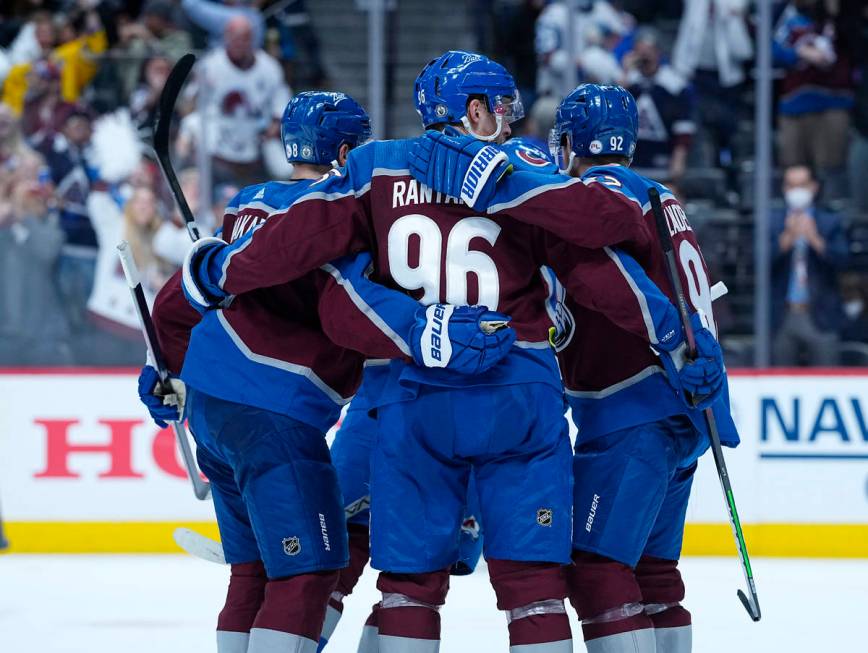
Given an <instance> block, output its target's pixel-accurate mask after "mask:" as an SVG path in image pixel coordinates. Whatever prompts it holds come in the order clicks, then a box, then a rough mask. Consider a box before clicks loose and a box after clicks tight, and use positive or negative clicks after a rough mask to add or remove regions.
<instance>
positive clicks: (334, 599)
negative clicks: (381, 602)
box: [317, 524, 370, 653]
mask: <svg viewBox="0 0 868 653" xmlns="http://www.w3.org/2000/svg"><path fill="white" fill-rule="evenodd" d="M347 531H348V533H349V539H350V563H349V565H347V566H346V567H344V568H343V569H341V570H340V572H338V573H339V575H338V584H337V587H336V588H335V591H334V592H332V595H331V597H329V603H328V607H327V608H326V616H325V622H324V623H323V627H322V633H321V634H320V637H319V648H317V653H319V652H320V651H322V650H323V649H324V648H325V647H326V644H328V642H329V640H330V639H331V637H332V635H333V634H334V632H335V628H337V625H338V622H339V621H340V620H341V616H342V615H343V612H344V597H345V596H349V595H350V594H352V593H353V589H354V588H355V586H356V584H357V583H358V582H359V578H361V576H362V572H363V571H364V570H365V565H367V564H368V558H370V542H369V540H370V537H369V536H370V534H369V531H368V527H367V526H365V525H363V524H347Z"/></svg>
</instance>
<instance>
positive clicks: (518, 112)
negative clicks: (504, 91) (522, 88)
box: [493, 89, 524, 124]
mask: <svg viewBox="0 0 868 653" xmlns="http://www.w3.org/2000/svg"><path fill="white" fill-rule="evenodd" d="M493 105H494V113H495V114H497V115H499V116H503V119H504V121H506V123H507V124H512V123H514V122H515V121H517V120H521V119H522V118H524V105H523V104H522V103H521V94H520V93H519V92H518V89H515V95H514V96H512V95H496V96H494V100H493Z"/></svg>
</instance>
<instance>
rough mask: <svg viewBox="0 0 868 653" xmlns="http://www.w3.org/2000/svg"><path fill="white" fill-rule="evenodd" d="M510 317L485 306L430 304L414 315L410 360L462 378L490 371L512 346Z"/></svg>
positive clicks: (512, 332)
mask: <svg viewBox="0 0 868 653" xmlns="http://www.w3.org/2000/svg"><path fill="white" fill-rule="evenodd" d="M509 320H510V317H509V316H508V315H504V314H503V313H497V312H495V311H489V310H488V308H486V307H485V306H451V305H449V304H432V305H431V306H427V307H420V308H419V310H418V311H417V312H416V324H415V325H414V326H413V327H412V329H411V330H410V346H411V349H412V353H413V360H414V361H416V364H417V365H420V366H423V367H439V368H446V369H450V370H452V371H455V372H459V373H462V374H479V373H481V372H484V371H486V370H488V369H490V368H491V367H493V366H494V365H495V364H497V362H498V361H499V360H500V359H501V358H503V357H504V356H505V355H506V353H507V352H508V351H509V349H510V347H512V343H513V342H515V331H514V330H513V329H511V328H509V326H508V324H509Z"/></svg>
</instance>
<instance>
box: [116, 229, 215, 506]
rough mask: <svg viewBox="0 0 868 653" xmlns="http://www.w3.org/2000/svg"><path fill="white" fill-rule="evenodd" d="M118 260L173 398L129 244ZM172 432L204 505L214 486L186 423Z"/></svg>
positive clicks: (165, 389) (153, 356)
mask: <svg viewBox="0 0 868 653" xmlns="http://www.w3.org/2000/svg"><path fill="white" fill-rule="evenodd" d="M118 257H120V259H121V267H122V268H123V269H124V276H125V277H126V278H127V285H128V286H129V287H130V294H131V295H132V296H133V304H134V305H135V307H136V313H137V314H138V316H139V324H140V325H141V328H142V335H143V336H144V337H145V345H146V346H147V348H148V353H149V354H150V357H151V360H152V361H153V362H154V367H155V368H156V369H157V374H158V375H159V377H160V381H159V383H160V387H161V389H162V391H163V393H164V394H172V393H174V390H173V389H172V385H171V384H170V383H169V371H168V369H167V368H166V359H165V358H163V351H162V350H161V349H160V343H159V341H158V340H157V332H156V330H155V329H154V321H153V320H152V319H151V312H150V310H149V309H148V303H147V301H146V300H145V291H144V289H143V288H142V282H141V280H140V279H139V270H138V268H137V267H136V262H135V261H134V260H133V255H132V252H131V251H130V247H129V244H128V243H127V241H125V240H124V241H122V242H121V243H120V244H119V245H118ZM172 430H173V431H174V432H175V439H176V440H177V441H178V446H179V447H180V448H181V457H182V458H183V460H184V466H185V467H186V468H187V474H188V475H189V476H190V481H191V482H192V483H193V494H195V495H196V498H197V499H199V500H200V501H204V500H205V499H207V498H208V494H209V493H210V492H211V485H210V484H209V483H208V482H207V481H203V480H202V477H201V476H199V468H198V467H197V466H196V461H195V459H194V458H193V452H192V451H191V449H190V441H189V440H188V439H187V429H186V428H185V427H184V423H183V422H172Z"/></svg>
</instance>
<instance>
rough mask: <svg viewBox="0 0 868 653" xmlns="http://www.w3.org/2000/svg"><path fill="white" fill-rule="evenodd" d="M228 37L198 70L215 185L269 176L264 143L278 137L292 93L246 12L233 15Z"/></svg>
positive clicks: (247, 182) (202, 109) (242, 182)
mask: <svg viewBox="0 0 868 653" xmlns="http://www.w3.org/2000/svg"><path fill="white" fill-rule="evenodd" d="M224 37H225V38H224V45H223V46H222V47H220V48H217V49H215V50H213V51H212V52H211V53H209V54H208V55H207V56H206V57H205V58H204V59H203V60H202V62H201V63H200V64H199V66H198V68H197V71H196V75H197V82H198V92H199V93H200V94H202V96H201V97H200V98H199V102H198V106H199V110H200V111H204V114H205V115H204V121H205V128H206V130H207V132H206V133H207V142H206V147H207V149H208V153H209V154H210V155H211V156H212V173H213V177H214V183H215V184H220V183H232V184H237V185H239V186H247V185H250V184H253V183H259V182H262V181H264V180H265V174H266V173H265V170H264V167H263V162H262V144H263V141H265V140H266V139H276V138H277V137H278V136H279V121H280V116H281V114H282V112H283V108H284V107H285V106H286V103H287V102H289V99H290V92H289V87H288V86H287V85H286V83H285V82H284V79H283V71H282V69H281V67H280V65H279V64H278V63H277V61H276V60H275V59H274V58H273V57H271V56H269V55H268V54H266V53H265V52H264V51H262V50H261V49H258V48H255V47H254V41H253V37H254V34H253V27H252V26H251V24H250V21H249V20H248V19H247V18H246V17H245V16H242V15H238V16H235V17H233V18H231V19H230V20H229V21H228V22H227V23H226V28H225V30H224Z"/></svg>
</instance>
